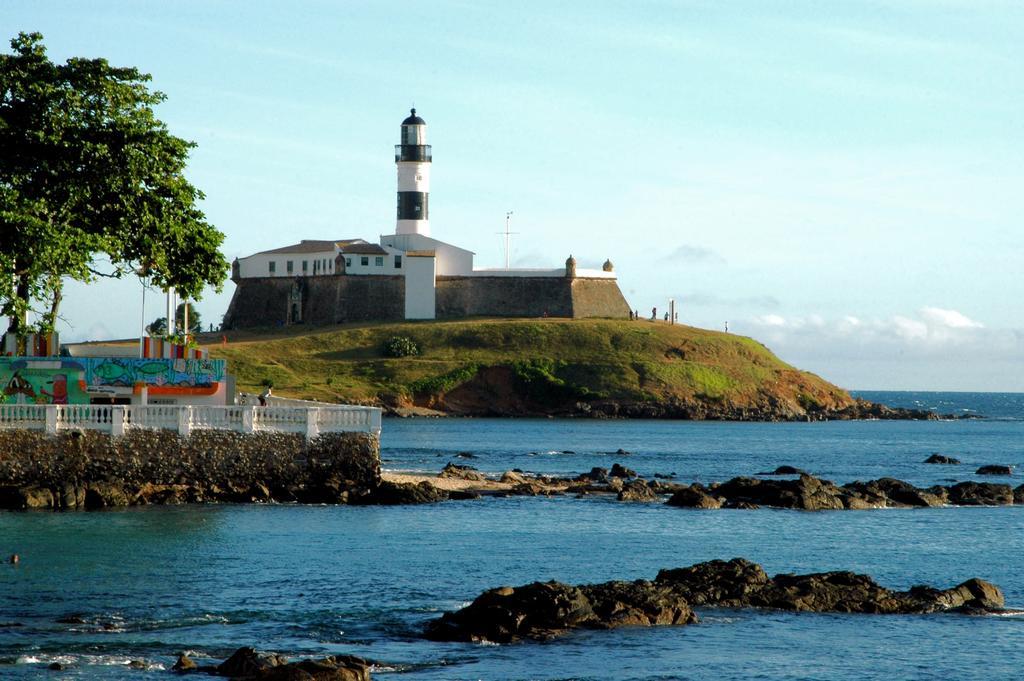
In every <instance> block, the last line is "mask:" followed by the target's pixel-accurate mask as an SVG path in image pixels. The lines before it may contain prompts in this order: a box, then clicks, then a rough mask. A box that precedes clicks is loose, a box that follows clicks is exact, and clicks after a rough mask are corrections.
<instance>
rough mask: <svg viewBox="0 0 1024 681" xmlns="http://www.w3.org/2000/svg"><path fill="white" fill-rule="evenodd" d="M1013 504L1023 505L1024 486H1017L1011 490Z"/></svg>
mask: <svg viewBox="0 0 1024 681" xmlns="http://www.w3.org/2000/svg"><path fill="white" fill-rule="evenodd" d="M1013 503H1015V504H1024V484H1022V485H1017V487H1015V488H1014V489H1013Z"/></svg>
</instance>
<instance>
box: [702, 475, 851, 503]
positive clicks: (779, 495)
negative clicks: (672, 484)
mask: <svg viewBox="0 0 1024 681" xmlns="http://www.w3.org/2000/svg"><path fill="white" fill-rule="evenodd" d="M712 493H713V494H714V496H716V497H720V498H724V499H726V500H728V501H729V502H746V503H750V504H757V505H758V506H774V507H777V508H798V509H801V510H804V511H822V510H826V509H833V510H838V509H842V508H846V506H845V505H844V504H843V491H842V490H840V489H839V488H838V487H836V486H835V485H834V484H833V483H831V482H830V481H828V480H822V479H820V478H815V477H813V476H810V475H801V476H800V477H799V478H798V479H797V480H760V479H758V478H744V477H741V478H733V479H732V480H729V481H728V482H724V483H722V484H721V485H719V486H718V487H715V488H714V490H713V492H712Z"/></svg>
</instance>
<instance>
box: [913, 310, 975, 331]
mask: <svg viewBox="0 0 1024 681" xmlns="http://www.w3.org/2000/svg"><path fill="white" fill-rule="evenodd" d="M921 316H922V317H924V319H925V320H927V321H928V322H929V323H930V324H932V325H934V326H947V327H949V328H951V329H980V328H983V327H984V326H985V325H984V324H982V323H981V322H976V321H974V320H973V319H971V318H970V317H967V316H966V315H964V314H961V313H960V312H957V311H956V310H944V309H942V308H941V307H925V308H922V309H921Z"/></svg>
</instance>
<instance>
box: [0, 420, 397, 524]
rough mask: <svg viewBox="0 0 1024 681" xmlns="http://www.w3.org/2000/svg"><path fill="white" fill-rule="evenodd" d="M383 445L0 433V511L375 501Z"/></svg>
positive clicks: (267, 436) (215, 436)
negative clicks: (187, 504)
mask: <svg viewBox="0 0 1024 681" xmlns="http://www.w3.org/2000/svg"><path fill="white" fill-rule="evenodd" d="M379 447H380V445H379V442H378V440H377V438H375V437H373V436H372V435H368V434H365V433H331V434H325V435H321V436H320V437H318V438H316V439H314V440H311V441H309V442H307V441H306V439H305V438H304V437H303V436H301V435H293V434H282V433H253V434H241V433H234V432H224V431H198V432H195V433H193V434H192V436H191V437H188V438H179V437H178V436H177V435H176V434H174V433H170V432H166V431H136V432H131V433H128V434H126V435H123V436H121V437H114V438H112V437H110V436H109V435H106V434H103V433H97V432H91V431H83V432H67V433H61V434H60V435H57V436H48V435H44V434H42V433H38V432H35V431H28V430H2V431H0V508H6V509H29V508H43V509H46V508H49V509H76V508H86V509H93V508H106V507H117V506H132V505H141V504H150V503H164V504H177V503H201V502H260V501H298V502H305V503H365V502H367V501H370V502H372V499H373V497H374V494H375V493H376V491H377V489H378V488H379V487H380V484H381V482H380V449H379Z"/></svg>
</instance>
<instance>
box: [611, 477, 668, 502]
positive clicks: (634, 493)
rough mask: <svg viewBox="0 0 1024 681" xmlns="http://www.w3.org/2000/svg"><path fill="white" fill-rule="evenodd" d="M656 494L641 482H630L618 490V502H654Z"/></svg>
mask: <svg viewBox="0 0 1024 681" xmlns="http://www.w3.org/2000/svg"><path fill="white" fill-rule="evenodd" d="M657 498H658V493H657V492H656V491H654V490H653V489H652V488H651V487H650V485H648V484H647V483H646V482H645V481H643V480H639V479H637V480H630V481H629V482H627V483H625V484H623V486H622V489H621V490H619V494H618V499H619V501H655V500H657Z"/></svg>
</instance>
